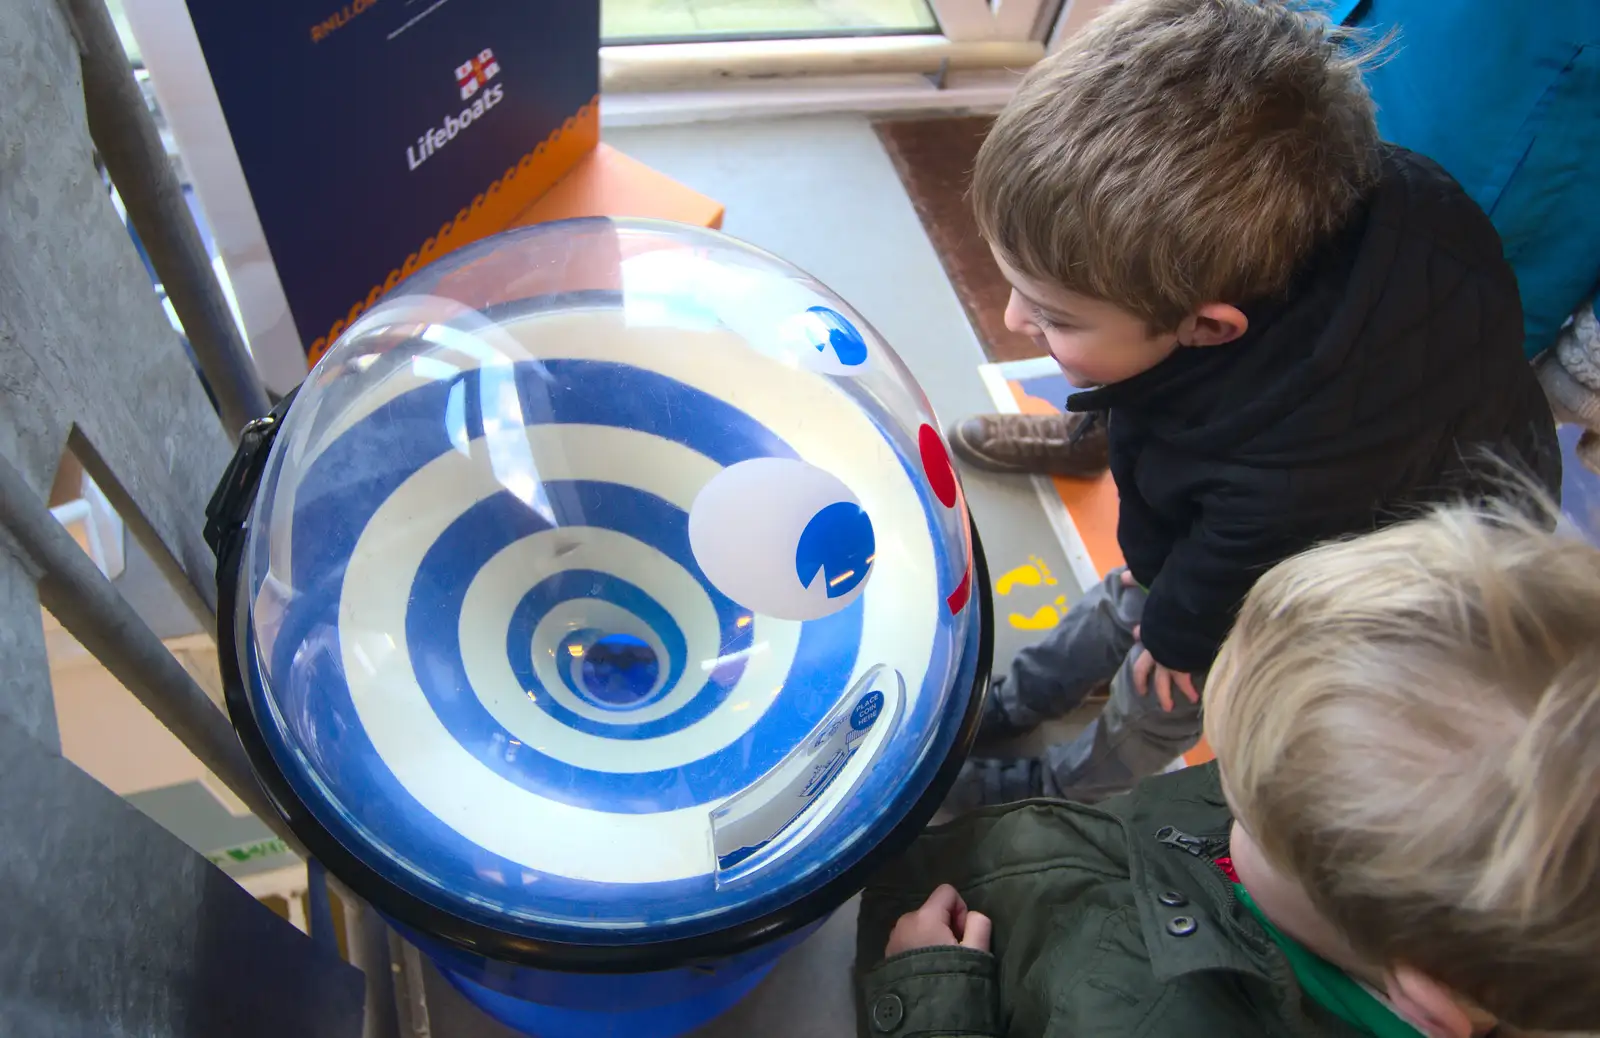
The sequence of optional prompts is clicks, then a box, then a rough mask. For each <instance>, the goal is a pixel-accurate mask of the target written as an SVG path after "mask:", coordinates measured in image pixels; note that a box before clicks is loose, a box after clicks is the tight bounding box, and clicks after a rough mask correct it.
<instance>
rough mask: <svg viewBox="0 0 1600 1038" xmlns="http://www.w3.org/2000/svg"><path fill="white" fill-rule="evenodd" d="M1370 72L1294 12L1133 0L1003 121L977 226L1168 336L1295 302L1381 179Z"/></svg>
mask: <svg viewBox="0 0 1600 1038" xmlns="http://www.w3.org/2000/svg"><path fill="white" fill-rule="evenodd" d="M1361 61H1362V57H1361V55H1359V54H1355V53H1353V52H1351V51H1349V50H1348V49H1346V48H1345V47H1344V46H1343V45H1342V44H1341V40H1340V37H1339V34H1338V32H1337V31H1336V30H1334V29H1333V28H1332V27H1331V26H1330V25H1329V24H1328V22H1327V21H1326V19H1324V18H1321V17H1319V16H1315V15H1310V14H1307V13H1304V12H1303V11H1295V10H1291V9H1290V8H1289V7H1287V6H1286V5H1285V4H1284V3H1283V2H1282V0H1259V2H1257V0H1123V2H1121V3H1118V4H1115V5H1114V6H1112V7H1111V8H1109V9H1108V10H1107V11H1106V12H1104V13H1103V14H1101V15H1100V16H1099V17H1098V18H1096V19H1095V20H1094V21H1093V22H1091V23H1090V24H1089V25H1088V26H1087V27H1086V28H1085V29H1084V30H1083V31H1082V32H1081V33H1079V34H1078V35H1077V36H1075V37H1073V38H1071V39H1070V40H1069V41H1068V42H1067V44H1066V46H1065V47H1064V48H1063V49H1062V50H1060V51H1058V52H1057V53H1055V54H1053V55H1051V56H1049V57H1047V58H1045V59H1044V60H1043V61H1041V62H1040V63H1039V64H1038V65H1036V66H1035V67H1034V68H1033V70H1032V71H1030V72H1029V73H1028V75H1027V76H1026V78H1024V79H1023V81H1022V84H1021V86H1019V87H1018V89H1017V92H1016V95H1015V96H1014V97H1013V98H1012V99H1011V101H1010V103H1009V104H1007V105H1006V107H1005V110H1004V111H1002V112H1001V113H1000V116H999V118H998V119H997V120H996V122H995V125H994V129H993V130H992V131H991V132H990V133H989V136H988V138H987V139H986V140H985V141H984V143H983V147H982V148H981V149H980V151H979V152H978V160H977V167H976V169H975V170H974V173H973V201H974V206H975V208H976V211H977V218H978V225H979V227H980V229H981V230H982V232H983V235H984V237H985V238H986V239H987V240H988V241H989V243H990V244H991V245H993V246H995V247H996V248H997V249H998V250H999V251H1000V253H1001V254H1002V255H1003V256H1004V257H1005V258H1006V260H1007V262H1008V263H1010V264H1011V265H1012V266H1013V267H1015V268H1016V269H1017V270H1018V271H1020V272H1021V273H1023V274H1025V275H1027V276H1029V277H1030V278H1034V279H1036V280H1039V281H1044V282H1047V283H1054V284H1057V285H1060V286H1062V287H1064V288H1067V289H1069V290H1071V291H1074V292H1078V293H1080V294H1083V295H1087V296H1090V297H1093V298H1095V299H1101V300H1105V301H1107V302H1110V303H1113V304H1115V305H1117V306H1119V307H1121V308H1122V309H1124V310H1126V311H1128V312H1129V313H1132V314H1134V315H1136V316H1138V317H1141V318H1143V319H1144V320H1145V321H1146V322H1147V323H1148V324H1149V325H1150V326H1151V327H1152V328H1153V329H1155V330H1158V331H1170V330H1172V329H1173V328H1175V327H1177V325H1178V323H1179V322H1180V321H1181V320H1182V319H1183V318H1184V317H1186V316H1188V315H1189V314H1191V313H1193V312H1194V311H1195V310H1196V309H1197V308H1198V307H1199V306H1200V305H1201V304H1203V303H1208V302H1227V303H1236V304H1237V303H1244V302H1249V301H1251V300H1253V299H1259V298H1264V297H1266V296H1269V295H1273V294H1276V293H1279V292H1281V291H1283V290H1284V289H1285V288H1287V286H1288V283H1289V279H1290V277H1291V276H1292V275H1293V273H1294V272H1295V269H1296V268H1297V267H1298V266H1299V265H1300V264H1301V263H1302V262H1303V261H1304V259H1305V258H1306V256H1307V255H1308V254H1309V252H1310V251H1311V249H1312V247H1313V246H1314V244H1315V243H1316V241H1317V240H1318V238H1320V237H1321V236H1323V235H1326V234H1328V233H1330V232H1331V231H1333V230H1335V229H1336V228H1337V227H1339V226H1340V225H1341V224H1342V223H1343V222H1344V220H1345V218H1346V217H1347V216H1348V214H1349V213H1350V212H1351V211H1352V209H1353V208H1354V207H1355V205H1356V203H1357V201H1358V200H1359V199H1360V197H1361V195H1362V194H1363V193H1364V192H1365V191H1366V190H1367V188H1368V187H1369V186H1370V185H1371V184H1372V183H1373V182H1374V181H1375V180H1376V178H1377V175H1378V165H1379V160H1378V134H1377V128H1376V125H1375V124H1374V122H1373V110H1372V102H1371V99H1370V98H1369V97H1368V96H1367V92H1366V88H1365V87H1364V86H1363V85H1362V83H1361V77H1360V64H1361Z"/></svg>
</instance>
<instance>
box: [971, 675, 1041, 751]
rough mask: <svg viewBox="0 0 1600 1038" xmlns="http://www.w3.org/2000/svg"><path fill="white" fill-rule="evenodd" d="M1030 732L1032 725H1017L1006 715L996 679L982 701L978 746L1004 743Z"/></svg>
mask: <svg viewBox="0 0 1600 1038" xmlns="http://www.w3.org/2000/svg"><path fill="white" fill-rule="evenodd" d="M1032 730H1033V725H1020V724H1017V723H1016V722H1015V721H1013V720H1011V718H1010V717H1009V716H1008V715H1007V714H1006V712H1005V708H1003V707H1002V706H1001V705H1000V679H999V678H996V679H995V680H994V682H993V683H992V684H991V685H990V686H989V694H988V696H987V697H986V698H985V699H984V701H983V717H981V718H980V719H979V720H978V737H977V743H978V745H980V746H983V745H988V744H992V743H997V742H1004V741H1005V740H1007V739H1014V738H1016V737H1017V736H1019V735H1025V734H1027V733H1028V732H1031V731H1032Z"/></svg>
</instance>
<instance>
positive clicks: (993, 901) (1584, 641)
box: [857, 508, 1600, 1038]
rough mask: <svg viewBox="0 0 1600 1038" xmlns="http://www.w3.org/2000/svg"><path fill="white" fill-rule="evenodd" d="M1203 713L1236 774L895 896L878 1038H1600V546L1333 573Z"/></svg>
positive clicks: (1457, 540)
mask: <svg viewBox="0 0 1600 1038" xmlns="http://www.w3.org/2000/svg"><path fill="white" fill-rule="evenodd" d="M1206 696H1207V709H1206V722H1205V728H1206V735H1207V737H1208V738H1209V739H1210V741H1211V743H1212V745H1213V746H1214V747H1215V749H1216V754H1217V759H1216V761H1215V762H1214V763H1213V764H1208V765H1205V766H1202V767H1197V768H1188V769H1186V770H1184V771H1181V772H1179V773H1177V774H1173V775H1165V776H1161V777H1159V778H1153V779H1149V780H1146V781H1145V782H1143V783H1141V784H1140V785H1139V787H1138V788H1137V789H1136V790H1135V791H1134V793H1133V794H1132V795H1131V796H1123V797H1118V798H1115V799H1113V800H1111V801H1108V802H1107V803H1105V804H1104V805H1103V806H1101V807H1091V806H1087V805H1080V804H1072V803H1066V802H1061V801H1048V800H1035V801H1031V802H1028V803H1023V804H1015V805H1009V806H1006V807H1000V808H991V809H988V810H984V811H979V812H975V813H973V814H970V815H967V816H965V817H963V818H961V819H959V820H958V821H957V822H955V823H953V824H952V825H949V826H945V827H942V828H939V829H934V830H930V831H929V832H927V833H926V834H924V835H923V836H922V837H921V838H920V839H919V841H918V842H917V843H916V844H914V845H913V847H912V849H911V851H910V852H909V853H908V854H907V855H906V856H905V857H904V858H903V859H902V860H901V861H899V862H897V863H896V864H895V865H893V866H891V867H890V869H889V870H888V871H886V872H885V873H884V874H883V875H881V876H880V877H879V878H878V879H877V880H876V881H875V882H874V883H873V884H872V885H871V886H869V887H868V889H867V892H866V895H865V898H864V900H863V902H862V909H861V928H860V937H859V944H858V958H857V963H858V967H859V968H860V969H861V970H863V971H865V975H864V977H863V981H862V983H863V988H862V994H863V1001H862V1009H863V1022H862V1031H863V1034H876V1035H879V1036H897V1035H898V1036H913V1035H932V1034H939V1035H946V1034H961V1035H971V1036H974V1038H978V1036H986V1035H988V1036H998V1035H1007V1036H1011V1038H1034V1036H1043V1035H1095V1036H1108V1038H1110V1036H1117V1035H1133V1034H1138V1035H1151V1036H1166V1035H1207V1036H1210V1035H1228V1036H1235V1035H1237V1036H1252V1035H1307V1036H1323V1035H1327V1036H1355V1035H1371V1036H1378V1038H1415V1036H1417V1035H1419V1034H1421V1035H1426V1036H1428V1038H1468V1036H1470V1035H1481V1034H1486V1033H1489V1031H1490V1030H1491V1029H1493V1028H1495V1027H1496V1026H1498V1027H1499V1030H1497V1031H1495V1033H1497V1034H1507V1035H1509V1034H1513V1033H1523V1032H1525V1031H1534V1032H1562V1033H1570V1032H1585V1033H1590V1032H1600V883H1597V882H1596V881H1595V878H1596V876H1597V875H1600V795H1597V794H1600V550H1597V549H1596V548H1594V547H1591V546H1589V545H1586V544H1584V543H1582V542H1581V541H1577V540H1569V539H1565V538H1562V537H1559V536H1556V535H1552V534H1549V533H1546V532H1545V531H1544V530H1543V529H1542V528H1540V527H1538V526H1537V525H1535V524H1534V523H1531V522H1529V521H1527V520H1524V519H1521V518H1516V517H1511V516H1508V515H1505V514H1485V513H1475V512H1473V511H1470V510H1467V509H1464V508H1458V509H1450V510H1445V511H1441V512H1438V513H1436V514H1434V515H1432V516H1430V517H1428V518H1425V519H1419V520H1413V521H1411V522H1407V523H1403V524H1400V525H1397V526H1393V527H1390V528H1389V529H1386V530H1384V531H1381V532H1379V533H1375V534H1369V535H1367V536H1366V537H1362V538H1359V539H1355V540H1350V541H1346V542H1343V543H1337V544H1333V545H1329V546H1326V547H1321V548H1317V549H1314V550H1312V551H1309V552H1307V553H1305V554H1302V555H1299V556H1297V557H1295V558H1292V559H1290V560H1289V561H1287V562H1284V563H1282V564H1280V565H1278V566H1277V567H1276V568H1274V569H1273V570H1272V571H1271V572H1269V573H1268V574H1267V575H1266V576H1265V577H1264V578H1262V580H1261V581H1260V583H1258V584H1257V585H1256V586H1255V588H1254V589H1253V590H1252V591H1251V592H1250V594H1249V597H1248V599H1247V600H1246V602H1245V604H1244V607H1243V609H1242V611H1241V613H1240V615H1239V619H1238V623H1237V624H1236V625H1235V627H1234V629H1233V633H1232V634H1231V635H1230V636H1229V637H1228V640H1227V643H1226V644H1225V645H1224V646H1223V648H1222V652H1221V654H1220V656H1219V657H1218V659H1217V665H1216V668H1215V669H1214V670H1213V671H1212V673H1211V681H1210V684H1209V686H1208V688H1207V690H1206ZM930 890H932V891H934V893H933V894H932V896H931V897H929V895H928V892H929V891H930ZM924 898H927V901H926V902H925V903H922V902H923V899H924ZM919 903H922V907H921V908H920V909H917V908H915V906H916V905H918V904H919ZM913 909H915V910H913ZM902 912H909V914H907V915H905V916H903V917H901V918H900V919H899V921H898V922H896V921H895V919H896V916H897V915H899V914H900V913H902ZM891 928H892V932H891ZM884 956H887V958H886V959H885V958H884ZM880 959H882V960H883V961H880ZM1497 1022H1498V1023H1497Z"/></svg>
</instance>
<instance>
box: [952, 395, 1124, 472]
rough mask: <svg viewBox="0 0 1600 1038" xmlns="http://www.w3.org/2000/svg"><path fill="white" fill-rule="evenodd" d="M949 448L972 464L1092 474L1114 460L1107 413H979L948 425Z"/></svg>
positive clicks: (986, 467)
mask: <svg viewBox="0 0 1600 1038" xmlns="http://www.w3.org/2000/svg"><path fill="white" fill-rule="evenodd" d="M950 448H951V449H952V450H953V451H955V454H956V457H958V458H960V459H961V460H962V461H964V462H966V463H967V464H968V465H971V466H972V467H973V468H978V469H984V470H986V471H989V472H1010V473H1017V474H1023V475H1040V476H1066V477H1067V478H1069V479H1093V478H1094V477H1096V476H1098V475H1100V473H1102V472H1104V471H1105V470H1106V466H1107V465H1108V464H1110V449H1111V448H1110V441H1109V440H1108V439H1107V437H1106V416H1105V413H1104V412H1101V411H1089V412H1086V413H1082V414H981V415H978V416H976V417H974V418H968V419H967V420H966V421H964V422H961V423H959V424H957V425H956V426H955V427H954V428H952V429H951V430H950Z"/></svg>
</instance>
